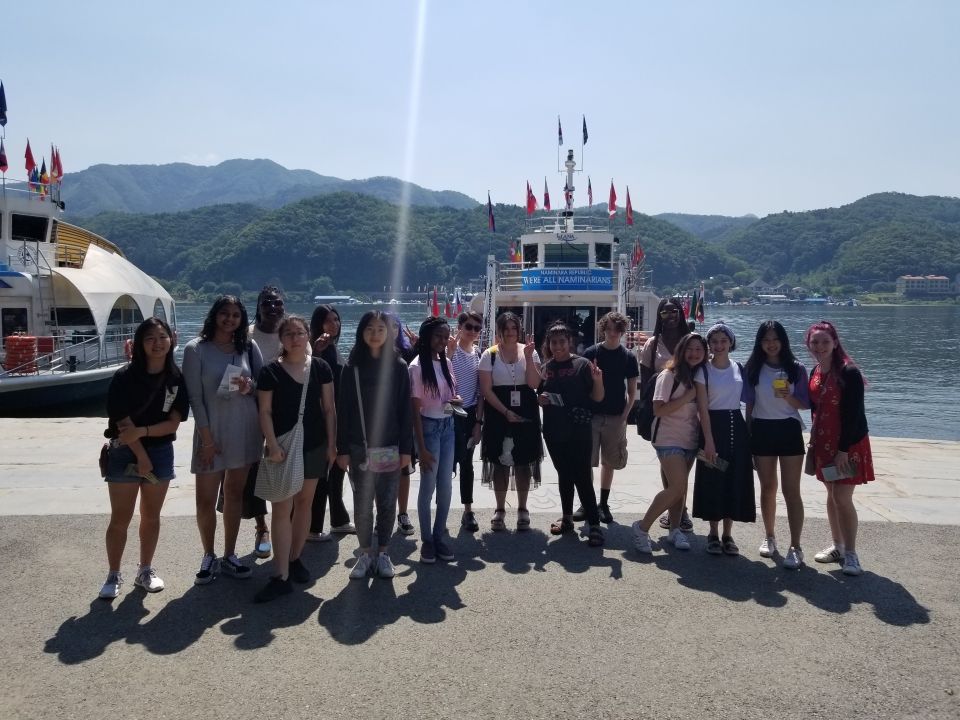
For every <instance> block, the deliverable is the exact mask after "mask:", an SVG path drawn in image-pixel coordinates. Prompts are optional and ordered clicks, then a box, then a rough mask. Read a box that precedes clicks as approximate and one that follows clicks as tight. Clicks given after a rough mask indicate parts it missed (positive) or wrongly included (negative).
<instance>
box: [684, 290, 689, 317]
mask: <svg viewBox="0 0 960 720" xmlns="http://www.w3.org/2000/svg"><path fill="white" fill-rule="evenodd" d="M689 317H690V296H689V295H684V296H683V318H684V320H686V319H688V318H689Z"/></svg>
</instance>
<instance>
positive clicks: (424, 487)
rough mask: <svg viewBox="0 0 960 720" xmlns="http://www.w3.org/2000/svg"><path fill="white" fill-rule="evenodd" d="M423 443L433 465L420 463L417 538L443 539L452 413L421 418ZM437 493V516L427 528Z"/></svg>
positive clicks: (450, 489) (447, 506)
mask: <svg viewBox="0 0 960 720" xmlns="http://www.w3.org/2000/svg"><path fill="white" fill-rule="evenodd" d="M420 421H421V422H422V423H423V444H424V445H425V446H426V449H427V452H429V453H430V454H431V455H433V467H432V468H430V469H429V470H427V469H426V468H425V467H423V462H422V461H421V463H420V494H419V495H418V496H417V515H418V516H419V519H420V537H421V539H422V540H423V541H424V542H436V541H437V540H441V539H443V536H444V533H445V532H446V529H447V515H448V514H449V513H450V498H451V496H452V494H453V453H454V439H455V435H454V432H453V416H450V417H445V418H443V419H442V420H437V419H435V418H429V417H421V418H420ZM434 492H436V494H437V516H436V518H434V521H433V531H432V532H431V530H430V500H431V499H433V494H434Z"/></svg>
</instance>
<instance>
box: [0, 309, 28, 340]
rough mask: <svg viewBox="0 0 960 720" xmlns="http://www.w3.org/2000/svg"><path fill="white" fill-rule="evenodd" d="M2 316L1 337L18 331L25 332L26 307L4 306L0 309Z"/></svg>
mask: <svg viewBox="0 0 960 720" xmlns="http://www.w3.org/2000/svg"><path fill="white" fill-rule="evenodd" d="M0 316H2V318H3V337H7V335H13V334H14V333H18V332H24V333H25V332H27V309H26V308H25V307H5V308H3V310H0Z"/></svg>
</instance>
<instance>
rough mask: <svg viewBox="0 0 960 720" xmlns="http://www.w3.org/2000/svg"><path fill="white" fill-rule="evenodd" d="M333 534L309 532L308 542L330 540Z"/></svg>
mask: <svg viewBox="0 0 960 720" xmlns="http://www.w3.org/2000/svg"><path fill="white" fill-rule="evenodd" d="M331 540H333V535H331V534H330V533H325V532H318V533H307V542H330V541H331Z"/></svg>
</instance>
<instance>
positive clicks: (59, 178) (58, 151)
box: [56, 148, 63, 181]
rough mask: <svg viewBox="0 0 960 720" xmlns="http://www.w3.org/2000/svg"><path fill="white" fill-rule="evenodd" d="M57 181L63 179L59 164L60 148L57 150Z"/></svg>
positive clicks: (60, 164)
mask: <svg viewBox="0 0 960 720" xmlns="http://www.w3.org/2000/svg"><path fill="white" fill-rule="evenodd" d="M56 153H57V180H58V181H59V180H61V179H63V163H62V162H60V148H57V150H56Z"/></svg>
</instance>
